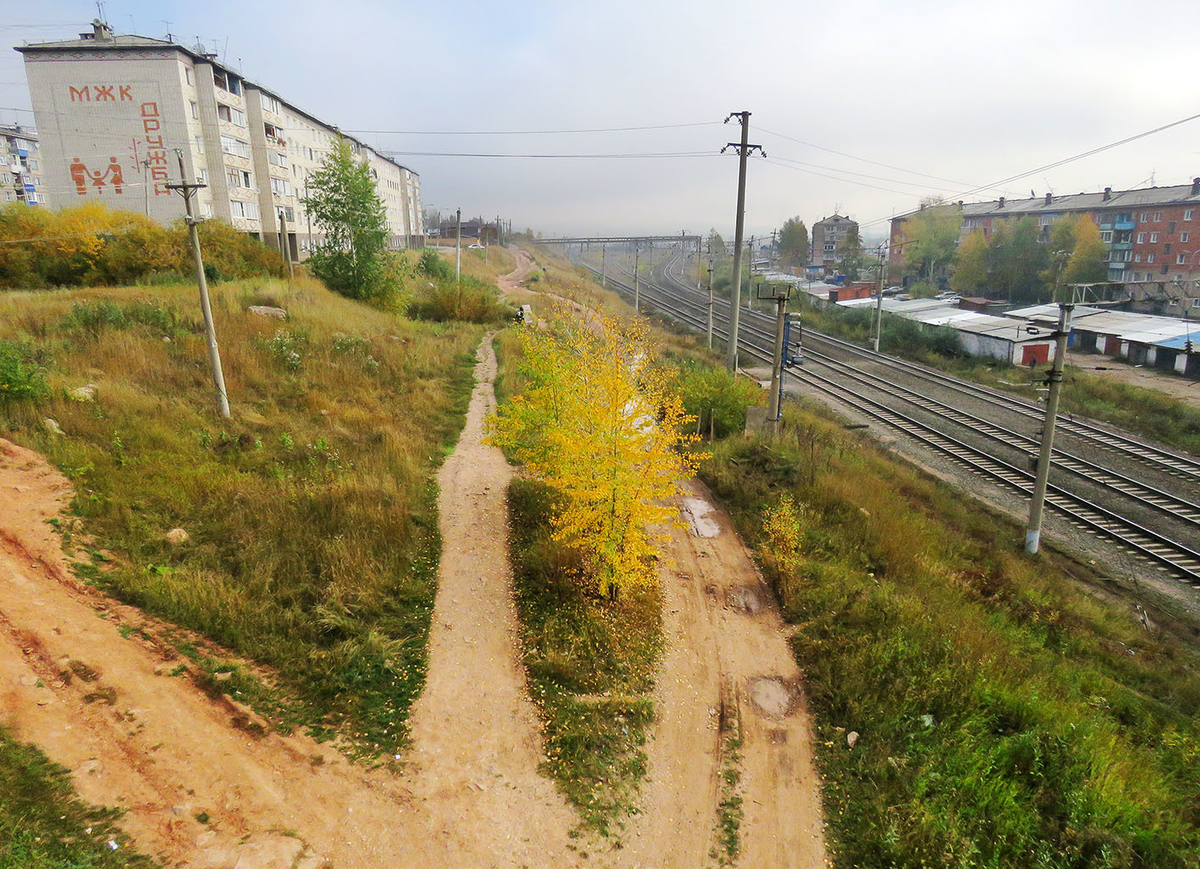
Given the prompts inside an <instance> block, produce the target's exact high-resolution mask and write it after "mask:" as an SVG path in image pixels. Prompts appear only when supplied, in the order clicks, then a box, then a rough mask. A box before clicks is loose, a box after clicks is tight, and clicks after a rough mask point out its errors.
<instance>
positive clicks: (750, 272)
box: [746, 236, 754, 311]
mask: <svg viewBox="0 0 1200 869" xmlns="http://www.w3.org/2000/svg"><path fill="white" fill-rule="evenodd" d="M749 265H750V267H749V268H748V269H747V270H746V272H747V274H746V277H747V278H748V279H749V280H751V281H753V280H754V236H750V264H749ZM746 310H747V311H753V310H754V293H746Z"/></svg>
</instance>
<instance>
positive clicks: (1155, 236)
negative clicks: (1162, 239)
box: [1150, 232, 1158, 244]
mask: <svg viewBox="0 0 1200 869" xmlns="http://www.w3.org/2000/svg"><path fill="white" fill-rule="evenodd" d="M1156 241H1158V233H1157V232H1152V233H1150V243H1151V244H1154V243H1155V242H1156Z"/></svg>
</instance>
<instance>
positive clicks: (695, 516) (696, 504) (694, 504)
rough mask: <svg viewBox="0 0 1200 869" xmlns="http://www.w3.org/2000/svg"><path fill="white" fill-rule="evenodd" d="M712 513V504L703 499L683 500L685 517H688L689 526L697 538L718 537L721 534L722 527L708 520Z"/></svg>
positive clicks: (714, 521) (713, 520)
mask: <svg viewBox="0 0 1200 869" xmlns="http://www.w3.org/2000/svg"><path fill="white" fill-rule="evenodd" d="M712 511H713V506H712V504H710V503H708V502H707V501H705V500H703V499H702V498H684V499H683V515H684V516H686V517H687V520H688V525H690V526H691V527H692V533H693V534H695V535H696V536H697V537H716V536H717V535H718V534H720V533H721V526H720V525H718V524H717V522H716V520H715V519H709V518H708V514H709V513H711V512H712Z"/></svg>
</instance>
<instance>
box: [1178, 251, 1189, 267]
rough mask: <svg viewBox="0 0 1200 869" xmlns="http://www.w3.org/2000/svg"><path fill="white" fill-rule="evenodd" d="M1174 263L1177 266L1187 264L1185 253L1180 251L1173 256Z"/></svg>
mask: <svg viewBox="0 0 1200 869" xmlns="http://www.w3.org/2000/svg"><path fill="white" fill-rule="evenodd" d="M1175 265H1177V266H1182V265H1187V254H1186V253H1181V254H1179V255H1178V256H1176V257H1175Z"/></svg>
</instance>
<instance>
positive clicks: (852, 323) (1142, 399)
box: [802, 304, 1200, 455]
mask: <svg viewBox="0 0 1200 869" xmlns="http://www.w3.org/2000/svg"><path fill="white" fill-rule="evenodd" d="M802 310H803V311H804V322H805V323H806V324H811V326H812V328H815V329H817V330H818V331H821V332H825V333H826V334H829V335H836V336H840V337H843V338H845V339H847V340H850V341H856V342H858V343H859V344H863V345H867V344H869V343H870V342H871V340H873V338H872V336H873V335H874V331H873V327H871V326H870V322H869V321H870V317H869V316H867V312H862V311H842V310H840V309H839V310H837V311H831V310H830V309H828V308H825V309H816V308H813V307H811V306H809V305H807V304H805V305H803V307H802ZM871 316H874V315H873V314H872V315H871ZM900 329H903V331H904V332H905V334H906V335H907V334H908V332H909V331H911V326H910V327H909V328H904V327H903V326H901V325H900V323H899V321H898V318H896V317H891V316H885V317H884V320H883V336H882V338H883V340H882V343H881V347H882V349H883V350H884V351H885V352H888V353H894V354H896V355H898V356H901V357H903V358H906V359H913V360H915V361H917V362H921V363H923V364H925V365H928V366H930V367H932V368H939V369H942V370H944V371H947V372H949V373H951V374H954V375H957V376H959V377H962V378H965V379H967V380H974V381H976V382H978V383H982V384H984V385H985V386H990V387H992V388H994V389H1003V390H1008V391H1010V392H1014V393H1017V394H1018V395H1021V396H1023V397H1025V398H1027V399H1030V400H1036V399H1037V397H1038V396H1039V393H1038V391H1037V389H1038V387H1039V386H1042V385H1043V381H1044V380H1045V370H1044V369H1042V370H1040V371H1037V372H1035V373H1031V372H1030V371H1029V370H1028V369H1025V368H1020V367H1018V366H1015V365H1005V364H1003V363H998V362H996V361H995V360H989V359H982V358H971V357H953V358H952V357H947V356H944V355H941V354H939V353H935V352H932V351H931V350H930V349H928V348H923V347H920V346H902V345H900V344H898V343H896V340H893V341H891V342H889V338H890V337H891V338H894V339H897V340H898V339H899V335H898V334H897V333H898V332H899V331H900ZM1113 364H1114V365H1122V364H1125V363H1122V362H1120V361H1119V360H1118V361H1114V363H1113ZM1163 376H1164V377H1169V376H1171V375H1169V374H1164V375H1163ZM1035 381H1036V382H1035ZM1061 408H1062V411H1063V412H1064V413H1073V414H1078V415H1080V416H1085V417H1090V418H1092V419H1097V420H1102V421H1104V422H1108V423H1111V424H1112V425H1115V426H1118V427H1120V428H1123V429H1126V430H1127V431H1130V432H1134V433H1136V434H1139V435H1141V436H1143V437H1147V438H1151V439H1152V440H1156V441H1159V442H1160V443H1163V444H1166V445H1169V446H1173V447H1176V448H1179V449H1184V450H1188V451H1189V452H1192V453H1194V454H1196V455H1200V409H1197V408H1195V407H1192V406H1191V405H1189V404H1187V403H1186V402H1184V401H1182V400H1181V399H1178V398H1175V397H1174V396H1171V395H1168V394H1167V393H1164V392H1160V391H1158V390H1156V389H1145V388H1143V387H1141V386H1134V385H1132V384H1127V383H1120V382H1118V381H1115V380H1113V379H1112V378H1109V377H1102V376H1101V375H1099V374H1092V373H1090V372H1088V371H1086V370H1084V369H1081V368H1076V367H1074V366H1072V365H1070V359H1069V356H1068V365H1067V371H1066V380H1065V388H1064V390H1063V394H1062V405H1061Z"/></svg>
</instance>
